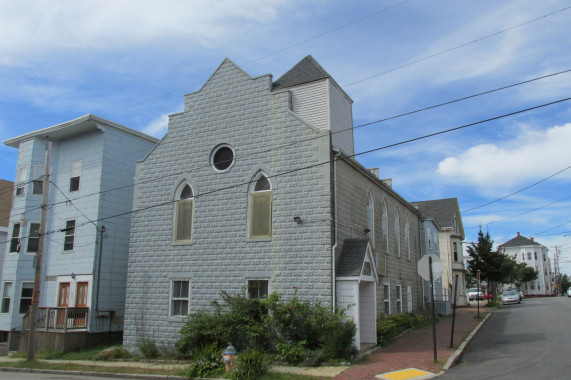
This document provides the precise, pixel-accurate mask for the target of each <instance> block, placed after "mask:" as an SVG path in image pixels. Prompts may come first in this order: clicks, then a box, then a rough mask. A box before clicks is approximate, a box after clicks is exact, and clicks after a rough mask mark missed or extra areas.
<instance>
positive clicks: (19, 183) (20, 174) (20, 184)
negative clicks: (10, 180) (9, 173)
mask: <svg viewBox="0 0 571 380" xmlns="http://www.w3.org/2000/svg"><path fill="white" fill-rule="evenodd" d="M27 179H28V167H27V166H25V165H24V166H18V170H17V172H16V196H18V197H20V196H23V195H24V193H25V189H26V180H27Z"/></svg>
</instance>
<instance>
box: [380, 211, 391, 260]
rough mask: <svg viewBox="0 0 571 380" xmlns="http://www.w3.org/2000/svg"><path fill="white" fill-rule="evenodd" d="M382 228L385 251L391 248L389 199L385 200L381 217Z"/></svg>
mask: <svg viewBox="0 0 571 380" xmlns="http://www.w3.org/2000/svg"><path fill="white" fill-rule="evenodd" d="M381 230H382V231H383V244H384V248H385V251H388V250H389V209H388V207H387V201H386V200H385V201H383V216H382V218H381Z"/></svg>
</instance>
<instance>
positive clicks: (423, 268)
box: [418, 254, 444, 281]
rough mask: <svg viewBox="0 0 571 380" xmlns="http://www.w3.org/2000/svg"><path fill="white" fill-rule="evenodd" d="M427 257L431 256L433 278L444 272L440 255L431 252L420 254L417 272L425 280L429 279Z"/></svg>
mask: <svg viewBox="0 0 571 380" xmlns="http://www.w3.org/2000/svg"><path fill="white" fill-rule="evenodd" d="M429 257H432V276H433V277H434V279H437V278H440V276H442V273H443V272H444V262H442V260H441V259H440V257H438V256H436V255H432V254H430V255H425V256H422V258H421V259H420V260H419V261H418V274H419V275H420V276H421V277H422V278H423V279H425V280H426V281H430V268H429V265H428V258H429Z"/></svg>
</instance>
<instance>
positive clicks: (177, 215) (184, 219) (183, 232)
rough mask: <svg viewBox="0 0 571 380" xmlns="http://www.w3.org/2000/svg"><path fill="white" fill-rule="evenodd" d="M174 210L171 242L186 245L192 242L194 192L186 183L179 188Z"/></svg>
mask: <svg viewBox="0 0 571 380" xmlns="http://www.w3.org/2000/svg"><path fill="white" fill-rule="evenodd" d="M174 208H175V211H174V228H173V241H174V242H175V243H185V242H187V243H188V242H190V241H192V226H193V215H194V192H193V191H192V187H190V185H189V184H188V183H186V182H183V183H182V184H181V185H180V186H179V189H178V191H177V193H176V202H175V207H174Z"/></svg>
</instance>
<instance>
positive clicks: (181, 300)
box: [170, 280, 190, 317]
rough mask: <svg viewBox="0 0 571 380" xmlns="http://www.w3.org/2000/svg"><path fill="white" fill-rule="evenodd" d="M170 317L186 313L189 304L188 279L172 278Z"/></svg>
mask: <svg viewBox="0 0 571 380" xmlns="http://www.w3.org/2000/svg"><path fill="white" fill-rule="evenodd" d="M170 296H171V297H170V298H171V302H170V304H171V317H184V316H186V315H188V307H189V305H190V281H189V280H173V281H172V282H171V294H170Z"/></svg>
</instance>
